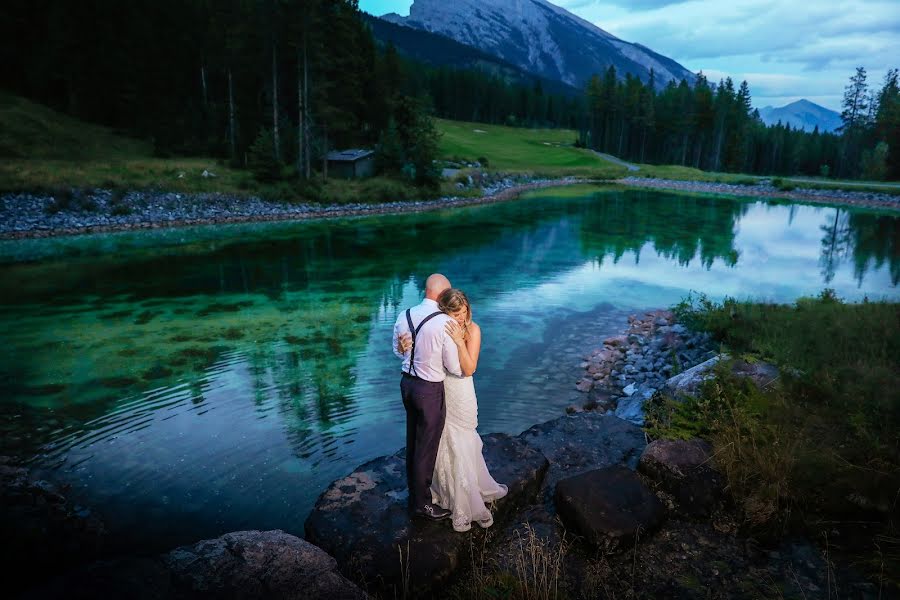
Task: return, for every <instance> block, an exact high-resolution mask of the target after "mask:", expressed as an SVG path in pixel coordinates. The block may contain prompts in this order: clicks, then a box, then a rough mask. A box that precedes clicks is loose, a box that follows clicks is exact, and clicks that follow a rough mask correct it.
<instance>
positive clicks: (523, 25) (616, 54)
mask: <svg viewBox="0 0 900 600" xmlns="http://www.w3.org/2000/svg"><path fill="white" fill-rule="evenodd" d="M382 19H384V20H387V21H390V22H392V23H395V24H398V25H403V26H406V27H410V28H413V29H419V30H423V31H429V32H432V33H437V34H441V35H443V36H446V37H448V38H451V39H453V40H456V41H457V42H460V43H462V44H465V45H466V46H471V47H473V48H477V49H479V50H481V51H483V52H484V53H486V54H488V55H491V56H494V57H498V58H500V59H502V61H504V62H506V63H509V64H511V65H514V66H516V67H518V68H520V69H522V70H523V71H526V72H528V73H532V74H534V75H538V76H541V77H543V78H546V79H548V80H555V81H560V82H563V83H565V84H567V85H569V86H573V87H576V88H579V89H581V88H583V87H584V85H585V83H587V81H588V79H589V78H590V77H591V75H593V74H595V73H596V74H600V75H602V74H603V73H604V72H605V71H606V70H607V69H608V68H609V66H610V65H613V66H615V68H616V72H617V73H618V75H619V77H624V76H625V74H626V73H630V74H631V75H634V76H637V77H639V78H640V79H641V80H642V81H644V82H646V81H647V80H648V78H649V76H650V70H651V69H653V71H654V72H655V74H656V79H655V81H656V85H657V87H659V88H662V87H664V86H665V85H666V84H667V83H668V82H669V80H671V79H674V80H676V81H680V80H681V79H687V80H688V82H689V83H693V81H694V74H693V73H691V72H690V71H688V70H687V69H685V68H684V67H683V66H681V65H680V64H678V63H677V62H675V61H674V60H672V59H670V58H667V57H665V56H662V55H661V54H657V53H656V52H653V51H652V50H650V49H649V48H647V47H646V46H642V45H640V44H634V43H631V42H626V41H624V40H620V39H619V38H617V37H616V36H614V35H612V34H611V33H608V32H606V31H604V30H602V29H600V28H599V27H597V26H596V25H593V24H591V23H589V22H588V21H585V20H584V19H582V18H580V17H576V16H575V15H573V14H572V13H570V12H568V11H566V10H564V9H562V8H560V7H558V6H556V5H554V4H551V3H550V2H547V1H546V0H452V1H449V0H415V1H414V2H413V4H412V6H411V7H410V9H409V16H408V17H401V16H400V15H397V14H395V13H390V14H387V15H384V16H383V17H382Z"/></svg>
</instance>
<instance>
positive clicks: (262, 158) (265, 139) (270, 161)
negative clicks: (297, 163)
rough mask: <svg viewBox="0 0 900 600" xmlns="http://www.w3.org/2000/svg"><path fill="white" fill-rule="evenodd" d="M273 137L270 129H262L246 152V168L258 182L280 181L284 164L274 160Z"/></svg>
mask: <svg viewBox="0 0 900 600" xmlns="http://www.w3.org/2000/svg"><path fill="white" fill-rule="evenodd" d="M274 147H275V135H274V134H273V133H272V130H271V129H262V130H260V132H259V134H258V135H257V136H256V140H255V141H254V142H253V144H251V146H250V148H249V149H248V150H247V166H248V167H250V171H251V172H252V173H253V176H254V177H256V179H258V180H259V181H278V180H279V179H281V174H282V168H283V167H284V164H283V163H282V162H281V161H280V160H277V159H276V158H275V149H274Z"/></svg>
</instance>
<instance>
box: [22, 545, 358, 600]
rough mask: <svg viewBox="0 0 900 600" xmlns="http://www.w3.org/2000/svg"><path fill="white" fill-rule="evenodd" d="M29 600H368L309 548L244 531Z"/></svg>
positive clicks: (136, 561) (85, 573)
mask: <svg viewBox="0 0 900 600" xmlns="http://www.w3.org/2000/svg"><path fill="white" fill-rule="evenodd" d="M25 597H26V598H78V599H80V598H85V599H87V598H136V599H139V600H163V599H166V600H170V599H175V600H182V599H183V600H194V599H197V600H205V599H213V598H226V599H238V598H240V599H255V598H259V599H263V598H280V599H284V600H293V599H297V600H301V599H304V600H305V599H322V600H324V599H330V598H338V599H342V600H357V599H358V600H363V599H365V598H368V596H367V595H366V594H365V593H364V592H363V591H362V590H360V589H359V588H358V587H356V586H355V585H354V584H353V583H351V582H350V581H348V580H347V579H346V578H344V576H342V575H341V574H340V573H338V572H337V563H336V562H335V560H334V559H333V558H331V557H330V556H328V555H327V554H325V552H323V551H322V550H320V549H319V548H316V547H315V546H313V545H312V544H310V543H309V542H307V541H304V540H301V539H300V538H298V537H296V536H293V535H290V534H287V533H285V532H283V531H280V530H275V531H238V532H234V533H227V534H225V535H223V536H221V537H218V538H215V539H212V540H203V541H201V542H197V543H196V544H192V545H190V546H183V547H180V548H176V549H175V550H172V551H171V552H169V553H167V554H164V555H162V556H159V557H155V558H122V559H115V560H108V561H99V562H95V563H92V564H91V565H88V566H87V567H84V568H81V569H77V570H75V571H73V572H70V573H68V574H66V575H64V576H62V577H61V578H58V579H56V580H55V581H52V582H50V583H49V584H47V585H45V586H43V587H40V588H37V589H34V590H32V591H31V592H29V593H28V594H26V595H25Z"/></svg>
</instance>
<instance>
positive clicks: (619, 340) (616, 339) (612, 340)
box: [603, 335, 628, 348]
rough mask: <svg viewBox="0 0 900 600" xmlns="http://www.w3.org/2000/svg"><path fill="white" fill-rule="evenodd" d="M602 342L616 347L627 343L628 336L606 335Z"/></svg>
mask: <svg viewBox="0 0 900 600" xmlns="http://www.w3.org/2000/svg"><path fill="white" fill-rule="evenodd" d="M603 343H604V344H606V345H607V346H612V347H613V348H618V347H619V346H624V345H626V344H628V336H627V335H616V336H613V337H608V338H606V339H605V340H603Z"/></svg>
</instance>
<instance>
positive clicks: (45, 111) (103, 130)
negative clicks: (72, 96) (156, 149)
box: [0, 92, 153, 161]
mask: <svg viewBox="0 0 900 600" xmlns="http://www.w3.org/2000/svg"><path fill="white" fill-rule="evenodd" d="M152 150H153V149H152V147H151V145H150V144H149V143H147V142H143V141H140V140H135V139H132V138H129V137H125V136H123V135H119V134H117V133H116V132H115V131H113V130H112V129H110V128H108V127H101V126H99V125H91V124H88V123H85V122H83V121H79V120H78V119H74V118H72V117H68V116H66V115H63V114H61V113H59V112H56V111H54V110H53V109H51V108H48V107H46V106H43V105H41V104H37V103H35V102H30V101H28V100H26V99H24V98H21V97H19V96H14V95H12V94H8V93H5V92H0V158H3V159H51V160H52V159H57V160H58V159H65V160H67V161H72V160H78V161H89V160H96V159H106V160H112V159H115V158H118V157H126V158H127V157H138V156H140V157H144V156H150V154H151V152H152Z"/></svg>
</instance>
